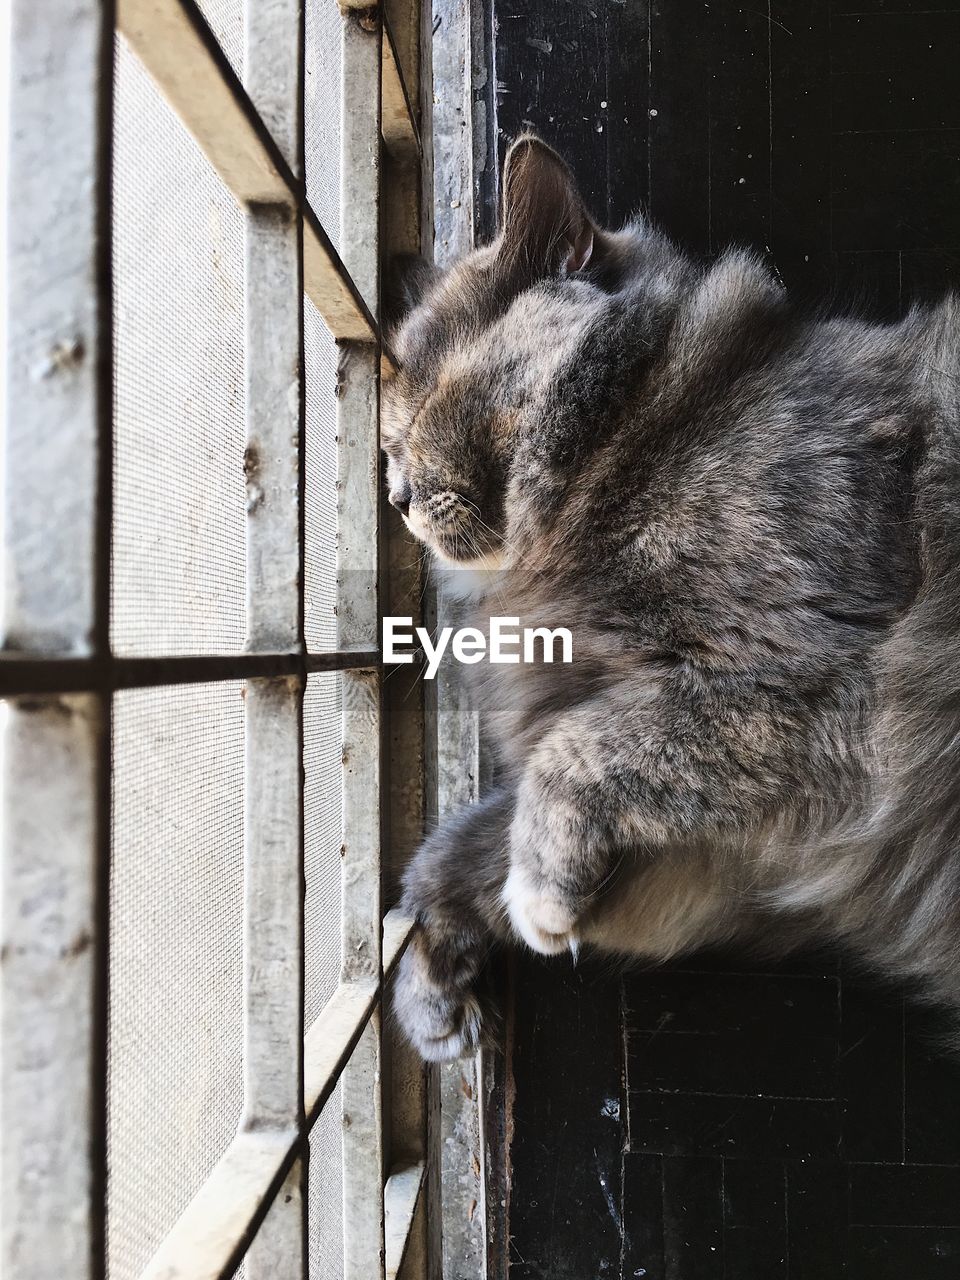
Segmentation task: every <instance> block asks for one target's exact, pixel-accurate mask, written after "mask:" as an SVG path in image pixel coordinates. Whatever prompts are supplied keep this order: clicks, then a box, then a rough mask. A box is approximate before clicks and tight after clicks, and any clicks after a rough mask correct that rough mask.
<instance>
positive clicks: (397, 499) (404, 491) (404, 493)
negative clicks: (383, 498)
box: [389, 480, 413, 516]
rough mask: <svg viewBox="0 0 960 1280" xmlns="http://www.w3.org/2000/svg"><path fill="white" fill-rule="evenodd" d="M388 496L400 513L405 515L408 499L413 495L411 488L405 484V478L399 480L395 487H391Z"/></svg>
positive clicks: (408, 503)
mask: <svg viewBox="0 0 960 1280" xmlns="http://www.w3.org/2000/svg"><path fill="white" fill-rule="evenodd" d="M389 496H390V502H391V503H392V504H393V506H395V507H396V508H397V510H398V511H399V512H400V514H401V515H402V516H405V515H407V513H408V512H409V510H410V499H411V498H412V497H413V490H412V489H411V488H410V486H409V484H407V482H406V480H403V481H401V482H400V484H398V485H397V486H396V488H395V489H391V490H390V495H389Z"/></svg>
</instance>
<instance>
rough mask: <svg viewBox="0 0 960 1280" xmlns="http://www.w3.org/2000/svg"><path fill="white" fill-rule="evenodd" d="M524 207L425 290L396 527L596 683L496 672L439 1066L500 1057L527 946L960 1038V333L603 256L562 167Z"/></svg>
mask: <svg viewBox="0 0 960 1280" xmlns="http://www.w3.org/2000/svg"><path fill="white" fill-rule="evenodd" d="M503 191H504V200H503V216H502V229H501V232H500V234H499V236H498V238H497V239H496V240H495V241H494V242H493V243H492V244H491V245H489V246H488V247H486V248H482V249H479V250H477V251H476V252H475V253H473V254H471V255H470V256H468V257H467V258H466V259H464V260H463V261H462V262H460V263H459V264H458V265H456V266H455V267H453V268H452V269H451V270H450V271H449V272H448V273H446V274H444V275H437V276H434V275H432V274H428V273H427V271H426V269H425V268H423V269H421V271H420V272H419V273H418V274H419V279H418V280H417V282H416V283H417V286H418V288H419V289H420V296H419V297H418V299H417V300H416V302H415V303H414V304H413V305H412V309H411V310H410V311H409V314H408V315H407V316H406V318H405V319H404V321H403V323H402V325H401V326H400V328H399V330H398V332H397V334H396V348H397V351H398V354H399V356H400V361H401V363H402V370H401V372H400V373H399V374H398V375H397V376H396V377H395V379H394V380H393V382H392V383H391V384H389V385H388V386H387V388H386V389H385V440H384V447H385V450H386V453H387V457H388V480H389V484H390V497H391V501H393V502H394V503H395V505H397V506H398V507H399V508H400V510H401V511H402V512H403V514H404V516H405V518H406V520H407V523H408V525H409V526H410V528H411V529H412V530H413V532H414V533H415V534H416V535H417V536H418V537H419V538H421V539H422V540H423V541H424V542H425V543H426V544H427V545H428V546H429V547H430V548H431V549H432V550H433V551H434V552H435V553H436V556H437V557H438V559H439V560H440V561H442V562H445V563H454V564H457V565H460V566H463V565H469V566H478V565H479V566H483V567H484V568H485V569H486V570H488V574H487V577H486V585H481V586H480V587H479V588H478V590H477V598H476V600H475V601H474V602H473V604H472V605H471V604H468V605H467V606H465V607H466V608H467V609H468V611H469V609H474V610H476V611H477V613H478V614H479V615H480V616H481V617H485V616H488V615H490V614H498V615H503V616H518V617H519V618H520V619H521V622H522V625H550V626H559V625H563V626H567V627H569V628H570V629H571V630H572V633H573V637H574V663H573V665H572V666H565V665H558V664H555V665H552V666H551V665H547V664H543V663H540V664H536V665H523V664H520V665H516V666H497V667H493V666H487V667H485V668H484V669H483V672H482V675H481V678H480V680H479V682H478V689H477V696H478V698H479V699H480V705H481V712H482V716H483V718H484V720H485V723H486V726H487V730H488V732H489V733H490V735H491V737H492V740H493V742H494V744H495V746H496V749H497V752H498V760H499V779H500V781H499V784H498V787H497V790H496V791H495V792H494V793H493V794H491V795H490V796H488V797H487V798H486V799H485V800H484V801H482V802H481V803H480V804H478V805H476V806H473V807H470V808H467V809H466V810H464V811H463V812H462V813H460V814H459V815H457V816H456V817H455V818H454V820H453V821H451V822H447V823H445V824H444V825H442V826H441V827H440V829H439V830H437V831H436V832H434V834H433V835H431V836H430V838H429V839H428V840H427V841H426V843H425V844H424V845H423V847H422V848H421V849H420V851H419V852H418V853H417V855H416V856H415V858H414V860H413V862H412V864H411V866H410V868H409V870H408V873H407V875H406V880H405V893H404V905H405V907H406V909H407V910H408V911H409V912H411V913H412V914H414V915H415V916H416V918H417V920H418V921H419V925H420V928H419V930H418V933H417V935H416V937H415V940H414V942H413V944H412V946H411V948H410V950H409V951H408V953H407V955H406V956H405V958H404V960H403V962H402V966H401V970H400V973H399V975H398V982H397V991H396V1009H397V1012H398V1015H399V1017H400V1020H401V1022H402V1024H403V1026H404V1028H405V1029H406V1032H407V1033H408V1035H409V1036H410V1038H411V1040H412V1041H413V1043H414V1044H415V1045H416V1046H417V1048H418V1049H419V1050H420V1052H421V1053H423V1054H424V1056H426V1057H428V1058H434V1059H440V1058H445V1057H451V1056H456V1055H458V1054H462V1053H464V1052H467V1051H469V1050H470V1049H472V1048H473V1047H474V1046H475V1045H476V1044H477V1043H478V1042H479V1040H480V1038H481V1036H482V1023H483V1018H484V1016H485V1014H486V1013H487V1009H486V997H485V996H483V995H482V994H481V993H482V991H483V990H484V964H485V959H486V957H487V955H488V954H489V952H490V949H491V946H492V944H493V943H495V942H497V941H500V940H510V939H516V940H523V941H524V942H526V943H527V944H528V945H529V946H531V947H533V948H534V949H535V950H537V951H540V952H544V953H553V952H560V951H564V950H566V949H568V948H571V947H572V948H574V949H575V948H576V947H577V946H578V945H579V944H580V943H585V944H590V945H592V946H595V947H598V948H601V949H604V950H606V951H611V952H615V953H623V954H628V955H633V956H638V957H642V958H644V959H645V960H647V961H660V960H664V959H666V958H667V957H670V956H674V955H676V954H677V953H679V952H683V951H688V950H691V949H693V948H696V947H699V946H701V945H703V944H707V943H710V944H716V943H727V942H734V941H736V942H738V943H745V944H748V945H751V946H753V947H755V948H757V949H759V950H761V951H762V952H763V953H765V954H769V955H780V954H784V953H786V952H787V951H789V950H791V949H792V948H794V947H796V946H798V945H801V944H806V943H808V942H811V941H829V942H832V943H836V944H840V945H841V946H843V947H845V948H846V949H847V950H848V951H849V952H850V953H852V954H854V955H855V956H857V957H859V958H860V959H861V960H862V961H863V962H864V963H866V964H868V965H869V966H871V967H873V968H875V969H878V970H880V971H882V972H884V973H886V974H888V975H891V976H895V977H897V978H901V979H908V980H911V981H913V982H914V983H915V984H916V987H917V989H918V991H919V992H920V993H921V994H922V995H924V996H925V997H926V998H929V999H933V1000H942V1001H946V1002H948V1003H949V1004H951V1005H953V1006H954V1007H960V853H958V847H957V837H958V834H960V413H958V407H960V396H958V391H960V387H958V382H957V373H958V335H960V328H958V307H957V303H956V302H955V301H954V300H952V299H951V300H948V301H945V302H943V303H942V304H941V305H939V306H937V307H934V308H933V309H931V310H927V311H913V312H911V314H910V315H909V316H907V318H906V319H905V320H903V321H902V322H901V323H899V324H896V325H890V326H878V325H871V324H865V323H862V322H861V321H859V320H851V319H843V320H837V319H819V318H810V317H809V316H807V315H803V314H800V313H799V312H798V311H796V310H795V309H794V308H793V307H792V306H791V304H790V302H789V301H788V299H787V298H786V297H785V295H784V292H783V290H782V288H781V287H780V286H779V285H778V283H777V282H776V281H775V280H774V279H773V278H772V277H771V274H770V272H769V271H768V270H767V268H766V267H765V266H764V265H763V264H762V263H761V262H759V261H758V260H757V259H756V258H755V257H753V256H752V255H751V254H749V253H746V252H743V251H739V250H733V251H730V252H727V253H725V254H723V255H722V256H721V257H720V258H719V259H718V260H717V261H716V262H715V263H713V265H710V266H707V267H704V266H701V265H697V264H695V263H693V262H692V261H690V260H689V259H688V258H686V257H685V256H684V255H683V254H681V253H680V252H678V251H677V249H675V248H674V247H673V246H672V245H671V244H670V243H669V242H668V241H667V240H666V239H664V238H663V236H661V235H660V234H659V233H658V232H656V231H655V230H653V229H652V228H651V227H649V226H648V225H646V224H645V223H644V222H642V221H638V222H635V223H632V224H630V225H628V226H627V227H626V228H625V229H623V230H621V231H618V232H610V231H605V230H601V229H600V228H599V227H597V226H595V225H594V223H593V221H592V220H591V218H590V217H589V215H588V213H587V212H586V210H585V208H584V206H583V203H582V201H581V198H580V196H579V195H578V193H577V190H576V186H575V184H574V181H573V178H572V176H571V174H570V172H569V170H568V168H567V166H566V165H565V164H564V162H563V161H562V160H561V159H560V157H559V156H557V155H556V154H555V153H554V152H553V151H552V150H550V149H549V148H548V147H547V146H545V145H544V144H543V143H542V142H540V141H539V140H537V139H536V138H533V137H524V138H521V139H520V140H519V141H518V142H516V143H515V144H514V146H513V148H512V149H511V151H510V154H509V156H508V159H507V163H506V167H505V171H504V176H503ZM474 670H478V669H476V668H475V669H474Z"/></svg>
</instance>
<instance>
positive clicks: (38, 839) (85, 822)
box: [0, 694, 109, 1280]
mask: <svg viewBox="0 0 960 1280" xmlns="http://www.w3.org/2000/svg"><path fill="white" fill-rule="evenodd" d="M3 717H4V721H5V725H4V729H5V732H4V742H3V764H4V808H3V850H4V856H3V892H2V898H0V901H2V943H3V956H4V962H3V985H2V996H3V998H2V1003H0V1013H2V1022H0V1027H2V1041H3V1055H2V1061H0V1083H2V1095H0V1119H2V1128H3V1134H4V1143H3V1161H2V1184H0V1185H2V1193H3V1194H2V1205H3V1215H2V1233H0V1240H2V1247H0V1262H2V1265H0V1270H2V1273H3V1275H4V1276H5V1277H8V1278H9V1280H60V1277H62V1276H64V1275H71V1276H76V1277H77V1280H101V1277H102V1276H103V1274H104V1259H103V1252H102V1250H103V1232H102V1224H103V1218H104V1211H105V1210H104V1201H103V1192H104V1160H105V1151H104V1142H103V1126H104V1121H105V1108H106V1099H105V1081H104V1075H105V1065H106V1063H105V1054H104V1038H105V1035H106V1029H105V1026H104V1020H103V994H104V993H103V990H102V985H101V984H102V981H103V975H102V972H101V969H102V961H103V960H104V959H105V951H106V945H107V937H106V927H105V920H104V916H103V910H102V908H103V902H102V897H103V896H104V895H105V889H106V877H105V874H104V867H103V865H102V864H101V861H100V856H99V851H100V850H101V849H102V848H103V836H104V831H103V824H104V823H105V821H106V805H105V804H101V803H100V793H101V789H103V790H105V788H103V778H102V772H101V771H102V769H103V767H104V764H105V757H106V756H107V749H106V748H107V740H108V738H109V730H108V727H107V724H106V723H105V720H104V716H103V710H102V707H101V703H100V700H99V698H97V697H96V696H95V695H86V694H78V695H66V696H60V697H48V698H44V699H37V698H24V699H21V700H13V701H12V702H11V703H9V704H7V705H6V706H5V707H4V708H3Z"/></svg>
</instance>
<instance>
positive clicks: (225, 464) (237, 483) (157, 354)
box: [112, 5, 246, 655]
mask: <svg viewBox="0 0 960 1280" xmlns="http://www.w3.org/2000/svg"><path fill="white" fill-rule="evenodd" d="M218 7H219V8H221V9H224V10H225V9H226V8H227V6H226V5H220V6H218ZM116 76H117V78H116V104H115V122H114V249H113V258H114V262H113V267H114V308H115V360H116V409H115V413H116V418H115V444H114V484H115V489H114V544H113V581H114V588H113V617H112V636H113V644H114V648H115V649H116V651H117V652H119V653H121V654H126V655H138V654H139V655H142V654H186V653H225V652H234V651H237V650H239V649H242V647H243V643H244V638H245V628H246V621H245V604H244V597H245V590H246V559H245V557H246V552H245V543H244V533H245V530H244V524H245V519H246V515H245V506H244V502H245V494H244V479H243V450H244V443H245V436H244V423H243V408H244V404H243V401H244V388H243V381H244V367H243V328H244V321H243V217H242V214H241V212H240V209H239V208H238V206H237V205H236V203H235V202H234V200H233V199H232V197H231V196H230V195H229V193H228V192H227V190H226V188H225V187H224V186H223V184H222V183H221V181H220V179H219V178H218V177H217V175H216V173H215V172H214V171H213V169H212V168H211V167H210V165H209V164H208V163H207V160H206V159H205V157H204V156H203V154H202V152H201V151H200V150H199V148H198V147H197V145H196V143H195V142H194V141H193V139H192V138H191V137H190V136H189V134H188V133H187V132H186V130H185V129H184V127H183V126H182V125H181V124H180V122H179V120H178V119H177V117H176V116H175V115H174V113H173V112H172V111H171V110H170V108H169V107H168V106H167V104H166V102H165V101H164V99H163V97H162V96H161V95H160V93H159V91H158V90H157V88H156V86H155V85H154V82H153V81H152V79H151V78H150V76H149V75H148V74H147V72H146V71H145V70H144V68H143V66H142V65H141V63H140V62H139V60H138V59H137V57H136V56H135V55H134V54H133V53H132V52H131V51H130V49H129V48H128V46H127V45H126V44H125V43H124V41H123V40H122V38H118V41H117V53H116Z"/></svg>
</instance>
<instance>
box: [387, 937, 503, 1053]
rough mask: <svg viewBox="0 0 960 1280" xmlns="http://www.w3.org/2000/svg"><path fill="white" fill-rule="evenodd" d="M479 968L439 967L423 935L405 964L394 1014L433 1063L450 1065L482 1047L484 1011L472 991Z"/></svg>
mask: <svg viewBox="0 0 960 1280" xmlns="http://www.w3.org/2000/svg"><path fill="white" fill-rule="evenodd" d="M474 973H475V968H474V966H473V965H472V964H471V963H470V961H469V960H466V959H464V962H463V963H462V964H460V965H456V964H455V965H453V966H450V965H447V964H444V965H438V964H437V961H436V956H431V953H430V950H429V947H428V945H427V943H426V941H425V939H424V937H423V935H422V934H418V935H416V936H415V937H414V938H413V940H412V941H411V943H410V946H409V947H408V948H407V951H406V953H405V954H404V956H403V957H402V959H401V961H400V967H399V969H398V971H397V977H396V980H395V982H394V988H393V1008H394V1012H395V1013H396V1015H397V1018H398V1019H399V1021H400V1025H401V1026H402V1028H403V1030H404V1033H405V1034H406V1036H407V1039H408V1040H409V1041H410V1043H411V1044H412V1045H413V1047H414V1048H415V1049H416V1050H417V1052H418V1053H419V1054H420V1055H421V1057H423V1058H425V1059H426V1060H427V1061H428V1062H447V1061H449V1060H450V1059H453V1058H463V1057H466V1056H468V1055H469V1054H471V1053H475V1052H476V1050H477V1049H478V1048H479V1047H480V1042H481V1035H482V1031H483V1011H482V1009H481V1005H480V1001H479V999H478V998H477V994H476V992H475V990H474V989H473V983H472V979H473V977H474Z"/></svg>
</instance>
